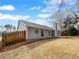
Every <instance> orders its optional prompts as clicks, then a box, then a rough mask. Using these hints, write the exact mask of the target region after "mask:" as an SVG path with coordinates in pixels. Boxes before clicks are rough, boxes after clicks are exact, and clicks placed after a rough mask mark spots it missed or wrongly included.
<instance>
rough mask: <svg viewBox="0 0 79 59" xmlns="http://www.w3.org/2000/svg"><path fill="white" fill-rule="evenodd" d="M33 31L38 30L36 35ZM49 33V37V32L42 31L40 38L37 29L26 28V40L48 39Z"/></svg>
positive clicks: (39, 30)
mask: <svg viewBox="0 0 79 59" xmlns="http://www.w3.org/2000/svg"><path fill="white" fill-rule="evenodd" d="M35 30H38V33H35ZM49 32H50V35H51V31H48V30H43V33H44V36H43V37H41V29H37V28H28V39H40V38H48V37H50V36H49Z"/></svg>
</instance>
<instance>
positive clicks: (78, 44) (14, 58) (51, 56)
mask: <svg viewBox="0 0 79 59" xmlns="http://www.w3.org/2000/svg"><path fill="white" fill-rule="evenodd" d="M0 59H79V37H70V38H66V37H65V38H64V37H62V38H57V39H56V40H54V39H53V38H52V39H48V40H43V41H39V42H35V43H31V44H27V45H23V46H21V47H18V48H16V49H13V50H9V51H6V52H1V53H0Z"/></svg>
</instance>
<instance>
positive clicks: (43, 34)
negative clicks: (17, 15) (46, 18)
mask: <svg viewBox="0 0 79 59" xmlns="http://www.w3.org/2000/svg"><path fill="white" fill-rule="evenodd" d="M17 30H18V31H26V39H41V38H48V37H52V36H53V35H54V30H53V29H52V28H50V27H47V26H43V25H39V24H35V23H31V22H27V21H24V20H19V21H18V27H17Z"/></svg>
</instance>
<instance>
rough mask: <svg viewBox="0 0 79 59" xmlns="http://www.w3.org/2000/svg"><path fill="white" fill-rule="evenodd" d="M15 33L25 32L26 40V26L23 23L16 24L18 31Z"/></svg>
mask: <svg viewBox="0 0 79 59" xmlns="http://www.w3.org/2000/svg"><path fill="white" fill-rule="evenodd" d="M17 31H26V39H28V30H27V27H26V25H25V24H24V23H23V22H20V23H19V24H18V29H17Z"/></svg>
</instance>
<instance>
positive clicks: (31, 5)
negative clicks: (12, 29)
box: [0, 0, 76, 26]
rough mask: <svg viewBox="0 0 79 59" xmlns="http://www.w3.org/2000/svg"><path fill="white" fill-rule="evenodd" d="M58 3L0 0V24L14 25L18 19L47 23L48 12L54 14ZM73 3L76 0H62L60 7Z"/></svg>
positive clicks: (44, 0) (41, 0)
mask: <svg viewBox="0 0 79 59" xmlns="http://www.w3.org/2000/svg"><path fill="white" fill-rule="evenodd" d="M60 3H61V0H49V1H48V2H47V1H46V0H0V25H5V24H12V25H15V26H16V25H17V22H18V20H20V19H24V20H26V21H31V22H34V23H38V24H42V25H49V24H48V20H49V17H50V16H51V15H50V12H52V13H53V14H54V13H55V12H56V11H57V9H58V7H59V6H60ZM75 3H76V0H64V3H63V5H62V7H63V8H68V7H72V6H74V5H75Z"/></svg>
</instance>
